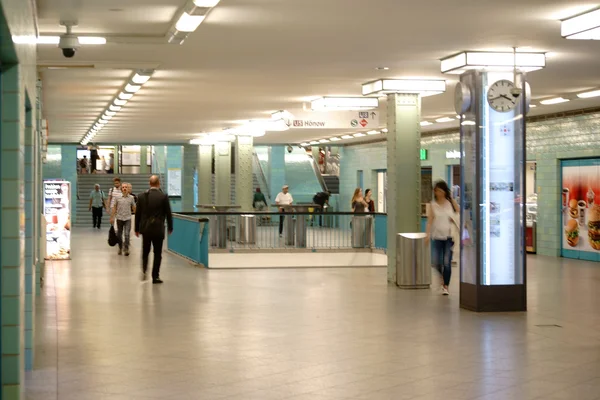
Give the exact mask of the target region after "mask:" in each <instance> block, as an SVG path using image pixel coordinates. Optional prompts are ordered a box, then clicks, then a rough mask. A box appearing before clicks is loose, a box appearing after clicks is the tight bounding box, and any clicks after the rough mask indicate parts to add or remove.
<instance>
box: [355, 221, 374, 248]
mask: <svg viewBox="0 0 600 400" xmlns="http://www.w3.org/2000/svg"><path fill="white" fill-rule="evenodd" d="M372 238H373V217H372V216H371V215H364V216H363V215H355V216H354V217H352V247H353V248H355V249H364V248H370V247H371V245H372V242H373V240H372Z"/></svg>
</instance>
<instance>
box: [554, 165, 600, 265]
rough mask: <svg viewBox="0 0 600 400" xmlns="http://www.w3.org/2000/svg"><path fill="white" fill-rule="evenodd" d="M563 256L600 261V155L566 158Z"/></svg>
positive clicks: (562, 202)
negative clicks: (599, 156) (592, 157)
mask: <svg viewBox="0 0 600 400" xmlns="http://www.w3.org/2000/svg"><path fill="white" fill-rule="evenodd" d="M561 196H562V198H561V203H560V208H561V216H562V226H563V235H562V237H563V240H562V243H563V244H562V249H563V251H562V255H563V257H569V258H578V259H586V260H596V261H600V159H589V160H566V161H563V162H562V193H561Z"/></svg>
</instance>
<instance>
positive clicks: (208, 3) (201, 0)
mask: <svg viewBox="0 0 600 400" xmlns="http://www.w3.org/2000/svg"><path fill="white" fill-rule="evenodd" d="M219 1H221V0H194V5H195V6H196V7H207V8H210V7H214V6H216V5H217V4H219Z"/></svg>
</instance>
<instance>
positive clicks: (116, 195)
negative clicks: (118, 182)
mask: <svg viewBox="0 0 600 400" xmlns="http://www.w3.org/2000/svg"><path fill="white" fill-rule="evenodd" d="M110 196H112V198H111V200H110V208H113V207H114V206H115V201H116V200H117V199H118V198H120V197H123V192H121V188H120V187H118V188H116V187H113V188H111V189H110V191H109V192H108V197H110Z"/></svg>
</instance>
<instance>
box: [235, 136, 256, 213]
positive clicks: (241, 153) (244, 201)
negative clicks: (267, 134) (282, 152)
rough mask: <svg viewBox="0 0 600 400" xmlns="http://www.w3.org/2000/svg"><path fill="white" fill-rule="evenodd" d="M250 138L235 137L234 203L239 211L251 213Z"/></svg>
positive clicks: (252, 148)
mask: <svg viewBox="0 0 600 400" xmlns="http://www.w3.org/2000/svg"><path fill="white" fill-rule="evenodd" d="M253 143H254V138H253V137H252V136H237V138H236V143H235V166H236V169H235V201H236V203H237V204H238V205H240V206H241V207H242V208H241V211H252V199H253V193H252V192H253V183H254V179H253V176H252V152H253V150H254V146H253Z"/></svg>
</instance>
